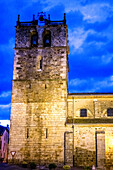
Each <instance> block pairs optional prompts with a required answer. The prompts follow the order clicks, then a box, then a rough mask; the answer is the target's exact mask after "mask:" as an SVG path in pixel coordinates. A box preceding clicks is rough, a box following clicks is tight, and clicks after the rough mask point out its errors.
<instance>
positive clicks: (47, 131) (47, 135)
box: [46, 128, 48, 139]
mask: <svg viewBox="0 0 113 170" xmlns="http://www.w3.org/2000/svg"><path fill="white" fill-rule="evenodd" d="M47 138H48V128H46V139H47Z"/></svg>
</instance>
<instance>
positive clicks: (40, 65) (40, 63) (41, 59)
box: [40, 58, 42, 70]
mask: <svg viewBox="0 0 113 170" xmlns="http://www.w3.org/2000/svg"><path fill="white" fill-rule="evenodd" d="M40 69H41V70H42V58H41V59H40Z"/></svg>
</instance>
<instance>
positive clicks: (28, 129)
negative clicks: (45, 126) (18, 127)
mask: <svg viewBox="0 0 113 170" xmlns="http://www.w3.org/2000/svg"><path fill="white" fill-rule="evenodd" d="M27 138H29V128H27Z"/></svg>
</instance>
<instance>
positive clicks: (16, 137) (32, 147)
mask: <svg viewBox="0 0 113 170" xmlns="http://www.w3.org/2000/svg"><path fill="white" fill-rule="evenodd" d="M16 30H17V32H16V43H15V61H14V73H13V92H12V107H11V130H10V143H9V159H12V156H11V154H10V153H11V151H16V154H15V159H19V161H22V160H27V161H31V160H34V161H36V162H37V163H39V164H43V163H48V164H49V163H51V162H56V163H63V162H64V132H65V120H66V115H67V83H68V74H67V73H68V46H67V45H68V44H67V27H66V26H63V25H62V26H53V27H51V26H48V27H47V26H43V27H39V26H36V27H35V28H34V27H17V28H16ZM47 30H49V31H51V47H43V33H44V31H47ZM32 32H37V33H38V45H37V47H32V46H31V36H32ZM40 59H42V68H41V69H40V68H39V65H40Z"/></svg>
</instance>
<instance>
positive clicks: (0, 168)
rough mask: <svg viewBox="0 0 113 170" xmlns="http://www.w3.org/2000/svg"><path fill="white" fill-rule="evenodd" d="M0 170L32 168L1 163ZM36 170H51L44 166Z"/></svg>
mask: <svg viewBox="0 0 113 170" xmlns="http://www.w3.org/2000/svg"><path fill="white" fill-rule="evenodd" d="M0 170H31V169H30V168H22V167H20V166H17V165H9V164H6V163H1V164H0ZM36 170H49V169H48V168H45V167H43V166H41V167H38V166H37V168H36ZM56 170H63V168H57V169H56ZM71 170H83V168H76V167H75V168H71Z"/></svg>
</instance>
